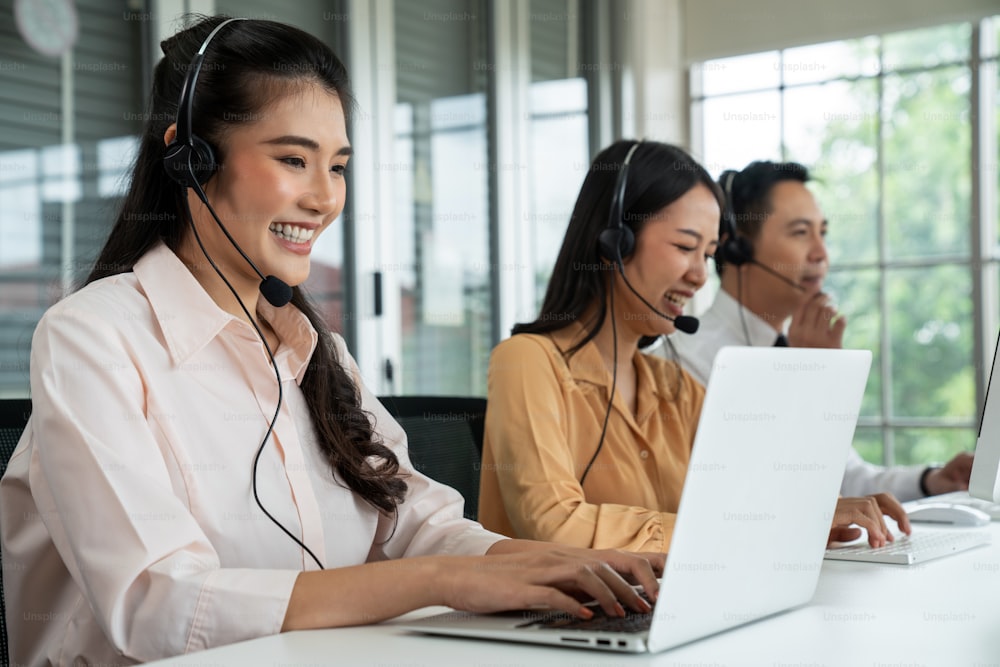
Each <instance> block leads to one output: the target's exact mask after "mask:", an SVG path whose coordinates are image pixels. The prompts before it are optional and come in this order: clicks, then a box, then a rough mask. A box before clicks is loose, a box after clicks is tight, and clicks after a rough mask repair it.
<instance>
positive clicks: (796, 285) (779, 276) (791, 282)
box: [745, 258, 806, 292]
mask: <svg viewBox="0 0 1000 667" xmlns="http://www.w3.org/2000/svg"><path fill="white" fill-rule="evenodd" d="M745 263H749V264H753V265H754V266H759V267H760V268H762V269H764V270H765V271H767V272H768V273H770V274H771V275H772V276H774V277H775V278H777V279H778V280H783V281H785V282H786V283H788V284H789V285H791V286H792V287H794V288H795V289H797V290H799V291H801V292H805V291H806V288H805V287H804V286H803V285H801V284H799V283H797V282H795V281H794V280H792V279H791V278H789V277H788V276H784V275H782V274H780V273H778V272H777V271H775V270H774V269H772V268H771V267H770V266H768V265H767V264H762V263H761V262H758V261H757V260H756V259H753V258H751V259H750V261H749V262H745Z"/></svg>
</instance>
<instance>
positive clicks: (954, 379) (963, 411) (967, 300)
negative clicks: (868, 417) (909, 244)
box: [886, 265, 976, 420]
mask: <svg viewBox="0 0 1000 667" xmlns="http://www.w3.org/2000/svg"><path fill="white" fill-rule="evenodd" d="M887 289H888V300H889V307H888V312H887V314H886V317H887V324H888V326H889V332H890V335H891V338H892V343H891V344H892V356H891V365H892V397H893V400H892V402H893V405H892V414H893V415H898V416H906V417H959V418H964V419H969V420H972V419H974V416H975V414H976V393H975V383H974V375H973V374H974V370H975V369H974V364H973V356H972V349H973V348H972V334H973V332H972V284H971V279H970V269H969V268H968V267H966V266H948V265H943V266H935V267H930V268H917V269H892V270H889V271H887Z"/></svg>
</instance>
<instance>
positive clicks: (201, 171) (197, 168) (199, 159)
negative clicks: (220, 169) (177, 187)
mask: <svg viewBox="0 0 1000 667" xmlns="http://www.w3.org/2000/svg"><path fill="white" fill-rule="evenodd" d="M191 142H192V143H193V144H194V151H192V154H191V171H192V172H193V173H194V176H195V180H197V181H198V185H204V184H205V183H207V182H208V179H210V178H212V174H214V173H215V169H216V164H215V151H213V150H212V147H211V146H210V145H209V144H208V142H207V141H204V140H202V138H201V137H199V136H198V135H194V136H192V137H191Z"/></svg>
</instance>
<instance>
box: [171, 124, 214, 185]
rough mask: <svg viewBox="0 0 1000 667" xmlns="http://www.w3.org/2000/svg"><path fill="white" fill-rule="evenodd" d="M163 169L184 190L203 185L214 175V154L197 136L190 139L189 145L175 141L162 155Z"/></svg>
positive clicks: (206, 143)
mask: <svg viewBox="0 0 1000 667" xmlns="http://www.w3.org/2000/svg"><path fill="white" fill-rule="evenodd" d="M163 168H164V170H166V172H167V175H168V176H170V178H172V179H173V180H174V181H176V182H177V183H180V184H181V185H183V186H184V187H186V188H193V187H195V186H196V185H204V184H205V183H207V182H208V179H210V178H211V177H212V174H214V173H215V168H216V167H215V152H214V151H213V150H212V147H211V146H210V145H209V144H208V142H206V141H204V140H203V139H201V138H200V137H198V136H193V137H191V144H190V145H189V144H187V143H181V142H179V141H176V140H175V141H172V142H170V144H168V145H167V149H166V151H165V152H164V154H163Z"/></svg>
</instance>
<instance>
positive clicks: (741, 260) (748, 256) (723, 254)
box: [718, 234, 753, 266]
mask: <svg viewBox="0 0 1000 667" xmlns="http://www.w3.org/2000/svg"><path fill="white" fill-rule="evenodd" d="M718 255H719V259H721V260H722V262H723V263H724V264H732V265H733V266H743V265H744V264H747V263H749V262H752V261H753V246H752V245H750V241H748V240H747V239H746V238H745V237H743V236H739V235H736V234H731V235H730V236H729V237H728V238H727V239H726V240H725V241H723V242H722V243H721V244H719V250H718Z"/></svg>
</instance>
